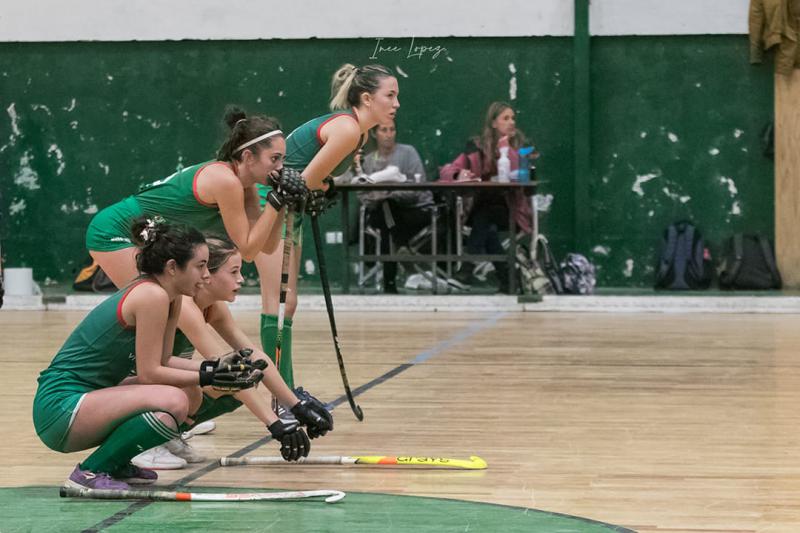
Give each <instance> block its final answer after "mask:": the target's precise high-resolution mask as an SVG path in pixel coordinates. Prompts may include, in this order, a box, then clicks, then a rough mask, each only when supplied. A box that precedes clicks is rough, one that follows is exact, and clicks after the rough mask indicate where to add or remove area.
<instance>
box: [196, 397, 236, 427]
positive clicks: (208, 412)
mask: <svg viewBox="0 0 800 533" xmlns="http://www.w3.org/2000/svg"><path fill="white" fill-rule="evenodd" d="M241 406H242V402H240V401H239V400H237V399H236V398H234V397H233V396H231V395H229V394H226V395H224V396H220V397H219V398H212V397H211V396H208V395H206V394H203V403H202V404H200V409H198V410H197V413H195V415H194V416H192V417H190V418H192V420H194V424H192V426H190V427H194V426H196V425H197V424H199V423H201V422H205V421H206V420H211V419H212V418H217V417H218V416H221V415H224V414H225V413H230V412H233V411H235V410H236V409H238V408H239V407H241Z"/></svg>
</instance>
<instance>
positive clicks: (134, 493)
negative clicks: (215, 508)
mask: <svg viewBox="0 0 800 533" xmlns="http://www.w3.org/2000/svg"><path fill="white" fill-rule="evenodd" d="M59 494H60V495H61V497H62V498H90V499H94V500H148V501H152V502H263V501H288V500H304V499H307V498H323V497H324V498H325V503H335V502H338V501H339V500H341V499H342V498H344V497H345V493H344V492H342V491H339V490H295V491H289V492H220V493H211V492H171V491H166V490H111V489H79V488H74V487H61V489H60V490H59Z"/></svg>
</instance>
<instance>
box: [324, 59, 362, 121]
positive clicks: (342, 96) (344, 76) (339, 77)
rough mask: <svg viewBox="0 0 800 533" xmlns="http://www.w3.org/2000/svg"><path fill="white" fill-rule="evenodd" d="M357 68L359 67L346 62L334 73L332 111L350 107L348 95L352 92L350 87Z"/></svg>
mask: <svg viewBox="0 0 800 533" xmlns="http://www.w3.org/2000/svg"><path fill="white" fill-rule="evenodd" d="M356 70H358V69H357V68H356V66H355V65H351V64H350V63H345V64H344V65H342V66H341V67H339V70H337V71H336V72H335V73H334V75H333V79H332V80H331V102H330V108H331V111H340V110H343V109H350V104H349V103H348V98H347V96H348V94H349V93H350V87H352V86H353V80H354V79H355V77H356Z"/></svg>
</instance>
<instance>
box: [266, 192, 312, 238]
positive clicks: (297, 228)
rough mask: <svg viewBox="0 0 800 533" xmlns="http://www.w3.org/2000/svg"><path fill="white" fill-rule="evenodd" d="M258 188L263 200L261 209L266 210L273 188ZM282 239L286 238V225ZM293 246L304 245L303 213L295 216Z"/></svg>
mask: <svg viewBox="0 0 800 533" xmlns="http://www.w3.org/2000/svg"><path fill="white" fill-rule="evenodd" d="M257 188H258V196H259V198H261V209H264V207H266V205H267V194H269V191H271V190H272V187H270V186H269V185H261V184H259V185H257ZM281 238H283V239H285V238H286V225H285V224H284V227H283V233H281ZM292 244H293V245H294V246H300V245H302V244H303V214H302V213H295V214H294V224H293V225H292Z"/></svg>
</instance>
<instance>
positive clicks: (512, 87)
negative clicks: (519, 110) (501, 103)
mask: <svg viewBox="0 0 800 533" xmlns="http://www.w3.org/2000/svg"><path fill="white" fill-rule="evenodd" d="M508 71H509V72H511V79H510V80H509V81H508V99H509V100H511V101H512V102H513V101H514V100H516V99H517V76H516V74H517V67H515V66H514V63H509V65H508Z"/></svg>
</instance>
